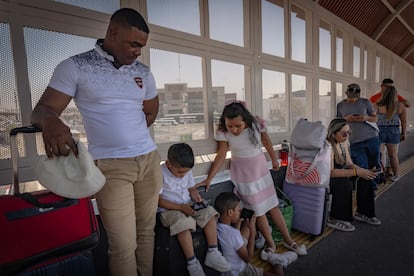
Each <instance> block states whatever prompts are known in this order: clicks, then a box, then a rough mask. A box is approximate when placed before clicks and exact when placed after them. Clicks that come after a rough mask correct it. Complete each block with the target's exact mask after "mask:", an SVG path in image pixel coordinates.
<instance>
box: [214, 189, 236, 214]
mask: <svg viewBox="0 0 414 276" xmlns="http://www.w3.org/2000/svg"><path fill="white" fill-rule="evenodd" d="M239 202H240V198H239V197H238V196H237V195H236V194H235V193H233V192H222V193H220V194H219V195H218V196H217V197H216V199H215V201H214V209H216V210H217V212H219V214H220V215H222V214H224V213H226V212H227V210H230V209H234V208H236V206H237V204H238V203H239Z"/></svg>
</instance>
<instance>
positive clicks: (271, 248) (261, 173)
mask: <svg viewBox="0 0 414 276" xmlns="http://www.w3.org/2000/svg"><path fill="white" fill-rule="evenodd" d="M215 139H216V140H217V155H216V157H215V159H214V162H213V164H212V166H211V168H210V171H209V173H208V175H207V178H206V179H205V180H204V181H202V182H200V183H198V184H197V186H206V189H208V187H209V186H210V184H211V180H212V179H213V177H214V175H215V174H216V173H217V172H218V171H219V169H220V168H221V166H222V165H223V162H224V160H225V158H226V154H227V151H228V150H229V149H230V150H231V165H230V177H231V181H232V182H233V184H234V186H235V193H236V194H237V195H238V196H239V198H240V199H241V202H242V204H243V207H245V208H247V209H251V210H254V211H255V214H256V216H257V227H258V229H259V231H260V232H261V233H262V235H263V237H264V238H265V240H266V244H267V246H266V247H267V248H265V249H264V250H262V252H261V254H260V257H261V258H262V260H264V261H266V260H268V259H269V257H270V256H271V255H272V254H274V252H275V250H276V245H275V242H274V240H273V238H272V233H271V231H270V229H269V221H268V220H267V217H266V213H267V212H269V213H270V216H271V219H272V221H273V223H274V224H275V225H276V227H278V229H279V230H280V232H281V234H282V236H283V239H284V241H283V245H284V246H285V247H286V248H289V249H291V250H293V251H295V252H296V253H297V254H298V255H306V254H307V251H306V247H305V246H304V245H299V244H297V243H296V242H294V241H293V240H292V238H291V236H290V234H289V231H288V229H287V227H286V223H285V220H284V218H283V215H282V213H281V212H280V209H279V207H278V204H279V201H278V198H277V195H276V190H275V187H274V183H273V179H272V176H271V175H270V171H269V168H268V164H267V161H266V157H265V155H264V153H263V151H262V144H263V146H264V147H265V148H266V150H267V152H268V154H269V156H270V158H271V159H272V166H273V169H275V170H278V169H279V164H278V161H277V159H276V154H275V152H274V150H273V146H272V141H271V140H270V137H269V135H268V134H267V132H266V127H265V125H264V121H263V120H262V119H260V118H259V117H254V116H253V115H252V114H251V113H250V112H249V111H248V110H247V108H246V107H245V104H244V102H241V101H231V102H229V103H227V104H226V106H225V107H224V110H223V113H222V115H221V117H220V122H219V127H218V130H217V132H216V136H215Z"/></svg>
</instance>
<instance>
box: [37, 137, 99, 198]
mask: <svg viewBox="0 0 414 276" xmlns="http://www.w3.org/2000/svg"><path fill="white" fill-rule="evenodd" d="M76 144H77V146H78V157H76V156H75V154H74V153H73V152H72V151H70V153H69V155H68V156H54V157H53V158H51V159H49V158H48V157H47V156H44V157H43V158H41V159H40V160H39V162H38V163H37V166H36V174H37V178H38V180H39V182H40V184H42V186H44V187H46V188H47V189H49V190H50V191H52V192H53V193H55V194H57V195H59V196H63V197H67V198H74V199H78V198H85V197H89V196H92V195H94V194H95V193H97V192H98V191H99V190H100V189H101V188H102V187H103V185H104V184H105V181H106V179H105V176H104V175H103V174H102V172H101V171H100V170H99V169H98V168H97V167H96V165H95V163H94V161H93V159H92V156H91V155H90V154H89V152H88V150H87V149H86V147H85V145H84V144H83V143H82V142H80V141H76Z"/></svg>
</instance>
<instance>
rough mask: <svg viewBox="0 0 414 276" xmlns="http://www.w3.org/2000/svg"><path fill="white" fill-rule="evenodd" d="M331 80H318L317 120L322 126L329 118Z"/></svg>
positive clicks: (330, 116)
mask: <svg viewBox="0 0 414 276" xmlns="http://www.w3.org/2000/svg"><path fill="white" fill-rule="evenodd" d="M331 99H332V93H331V81H329V80H322V79H320V80H319V120H320V121H321V122H322V124H323V125H324V126H326V127H327V126H328V124H329V122H330V120H331V118H332V115H331V114H332V113H331V109H332V108H331Z"/></svg>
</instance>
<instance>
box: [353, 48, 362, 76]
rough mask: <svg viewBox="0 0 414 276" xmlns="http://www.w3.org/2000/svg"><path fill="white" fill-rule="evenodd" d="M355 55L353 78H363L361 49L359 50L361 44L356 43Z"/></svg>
mask: <svg viewBox="0 0 414 276" xmlns="http://www.w3.org/2000/svg"><path fill="white" fill-rule="evenodd" d="M353 53H354V56H353V57H354V60H353V76H354V77H356V78H359V77H360V76H361V61H360V58H361V49H360V48H359V42H358V41H355V42H354V47H353Z"/></svg>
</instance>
